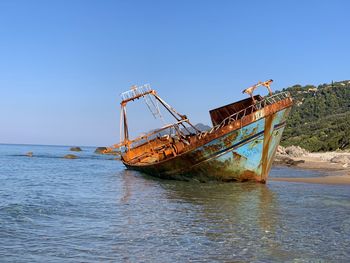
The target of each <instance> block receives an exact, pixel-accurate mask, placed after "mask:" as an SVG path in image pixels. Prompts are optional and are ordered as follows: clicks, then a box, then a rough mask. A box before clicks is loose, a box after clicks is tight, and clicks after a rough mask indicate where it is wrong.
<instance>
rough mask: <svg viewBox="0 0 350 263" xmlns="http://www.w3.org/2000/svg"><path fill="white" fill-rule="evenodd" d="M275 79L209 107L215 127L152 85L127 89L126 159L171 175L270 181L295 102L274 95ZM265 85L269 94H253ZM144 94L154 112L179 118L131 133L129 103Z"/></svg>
mask: <svg viewBox="0 0 350 263" xmlns="http://www.w3.org/2000/svg"><path fill="white" fill-rule="evenodd" d="M271 83H272V80H268V81H265V82H258V83H257V84H255V85H253V86H251V87H250V88H248V89H245V90H244V91H243V93H247V94H249V95H250V97H248V98H247V99H244V100H241V101H238V102H234V103H232V104H229V105H225V106H222V107H219V108H216V109H213V110H210V111H209V114H210V117H211V121H212V124H213V127H212V128H211V129H209V130H206V131H201V130H199V129H198V128H197V127H196V126H194V125H193V124H192V123H191V122H190V120H189V119H188V118H187V116H186V115H182V114H180V113H178V112H177V111H176V110H175V109H174V108H172V107H171V106H170V105H169V104H167V103H166V102H165V101H164V100H163V99H162V98H160V97H159V95H158V94H157V92H156V91H155V90H153V89H151V87H150V86H149V85H144V86H140V87H136V86H133V87H132V88H131V89H130V90H129V91H126V92H124V93H122V95H121V96H122V102H121V119H120V131H121V135H120V138H121V142H120V143H119V144H116V145H114V148H118V149H119V150H120V151H121V153H120V154H121V160H122V162H123V163H124V165H125V166H126V167H127V168H128V169H134V170H138V171H141V172H144V173H146V174H149V175H152V176H157V177H161V178H167V179H178V180H198V181H201V182H204V181H209V180H218V181H225V182H227V181H238V182H243V181H256V182H260V183H265V182H266V180H267V178H268V174H269V171H270V169H271V165H272V162H273V158H274V155H275V152H276V150H277V146H278V144H279V142H280V139H281V136H282V133H283V130H284V127H285V125H286V119H287V117H288V114H289V112H290V110H291V107H292V105H293V100H292V98H291V96H290V94H289V93H288V92H278V93H275V94H273V93H272V91H271V89H270V84H271ZM259 86H264V87H266V88H267V89H268V91H269V94H268V95H267V96H265V97H262V96H260V95H255V96H254V95H253V92H254V90H255V89H256V88H257V87H259ZM141 98H143V99H144V101H145V103H146V104H147V106H148V108H149V109H150V111H151V112H152V114H153V115H154V116H155V117H157V116H160V117H161V113H160V107H164V108H165V110H166V111H167V112H168V113H169V114H170V115H171V116H172V117H173V118H174V119H175V121H174V122H173V123H171V124H168V125H165V126H163V127H162V128H159V129H156V130H152V131H151V132H149V133H148V134H144V135H142V136H139V137H137V138H136V139H130V138H129V128H128V119H127V114H126V105H127V104H128V103H129V102H132V101H135V100H138V99H141Z"/></svg>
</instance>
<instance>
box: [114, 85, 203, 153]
mask: <svg viewBox="0 0 350 263" xmlns="http://www.w3.org/2000/svg"><path fill="white" fill-rule="evenodd" d="M121 97H122V102H121V103H120V105H121V112H120V141H121V142H120V144H118V146H126V147H127V148H129V146H130V144H131V143H132V142H133V141H132V140H130V138H129V128H128V121H127V114H126V105H127V104H128V103H129V102H131V101H135V100H137V99H140V98H144V100H145V102H146V105H147V107H148V108H149V110H150V111H151V113H152V115H153V116H154V117H155V118H160V119H163V117H162V115H161V112H160V109H159V106H158V102H159V103H160V104H161V105H162V106H163V107H164V108H165V109H166V110H167V111H168V112H169V113H170V114H171V115H172V116H173V117H174V118H175V120H176V121H177V122H176V123H175V124H176V125H174V126H173V127H174V128H175V129H176V132H177V133H178V134H179V135H180V136H184V134H183V132H182V131H181V130H180V129H179V128H178V125H181V126H182V128H183V129H184V130H186V132H188V133H189V134H190V133H191V132H190V130H189V129H188V127H186V125H185V123H187V124H188V125H189V126H190V127H192V128H193V130H194V131H195V132H196V133H199V132H200V131H199V130H198V129H197V128H196V127H195V126H194V125H193V124H192V123H191V122H190V121H189V119H188V118H187V116H186V115H182V114H180V113H179V112H177V111H176V110H175V109H174V108H173V107H171V106H170V105H169V104H168V103H166V102H165V101H164V100H163V99H162V98H160V97H159V96H158V94H157V92H156V91H155V90H154V89H151V87H150V85H149V84H146V85H143V86H139V87H137V86H132V87H131V89H130V90H128V91H126V92H123V93H122V94H121ZM165 127H167V126H165ZM161 129H164V127H163V128H161Z"/></svg>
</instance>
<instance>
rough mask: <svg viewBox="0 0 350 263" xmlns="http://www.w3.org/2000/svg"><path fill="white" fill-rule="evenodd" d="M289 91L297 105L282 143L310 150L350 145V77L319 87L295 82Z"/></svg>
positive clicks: (335, 148) (339, 147) (326, 149)
mask: <svg viewBox="0 0 350 263" xmlns="http://www.w3.org/2000/svg"><path fill="white" fill-rule="evenodd" d="M284 91H289V92H290V93H291V94H292V96H293V98H294V100H295V105H294V107H293V109H292V112H291V115H290V117H289V119H288V122H287V127H286V129H285V131H284V134H283V138H282V142H281V144H282V145H283V146H289V145H299V146H301V147H303V148H305V149H307V150H309V151H334V150H337V149H350V81H341V82H334V83H332V84H322V85H319V86H318V87H315V86H312V85H307V86H303V87H302V86H300V85H295V86H293V87H289V88H287V89H284Z"/></svg>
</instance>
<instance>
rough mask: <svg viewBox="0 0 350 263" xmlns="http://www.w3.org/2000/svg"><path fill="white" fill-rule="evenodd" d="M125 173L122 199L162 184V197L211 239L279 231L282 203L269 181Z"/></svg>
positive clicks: (261, 234)
mask: <svg viewBox="0 0 350 263" xmlns="http://www.w3.org/2000/svg"><path fill="white" fill-rule="evenodd" d="M123 174H124V176H123V189H124V194H123V197H122V198H121V202H126V203H127V202H129V201H130V199H133V195H138V194H139V193H140V191H145V192H153V191H154V190H152V189H150V188H158V192H159V187H158V186H160V190H164V191H162V194H161V198H163V199H166V202H169V203H171V204H174V206H175V207H178V208H176V209H179V210H180V211H179V212H180V213H181V214H182V215H183V216H184V217H185V218H191V219H192V220H193V221H192V222H187V223H191V224H192V227H194V228H196V225H197V227H198V228H199V229H202V230H203V232H204V233H205V235H206V236H207V238H209V239H217V238H229V237H230V236H231V238H233V240H234V239H235V238H237V237H239V236H240V235H246V234H248V235H250V236H251V237H254V236H256V237H257V238H261V236H269V235H274V233H275V226H276V224H277V222H276V221H278V211H277V210H278V203H277V201H276V198H275V196H274V192H273V191H271V190H270V189H269V188H268V187H267V186H266V185H260V184H258V185H257V184H255V183H245V184H234V183H229V184H227V183H207V184H202V183H196V182H184V181H174V180H165V181H164V180H160V179H157V178H154V177H152V176H148V175H146V174H143V173H140V172H137V171H131V170H126V171H124V172H123ZM158 194H159V193H158ZM158 194H157V195H158ZM158 197H159V196H158ZM177 204H178V205H177ZM184 204H185V205H184ZM174 220H176V219H175V218H174Z"/></svg>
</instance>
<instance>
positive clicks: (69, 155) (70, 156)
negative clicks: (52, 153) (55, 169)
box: [63, 154, 78, 159]
mask: <svg viewBox="0 0 350 263" xmlns="http://www.w3.org/2000/svg"><path fill="white" fill-rule="evenodd" d="M63 158H65V159H77V158H78V156H76V155H74V154H67V155H65V156H63Z"/></svg>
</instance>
